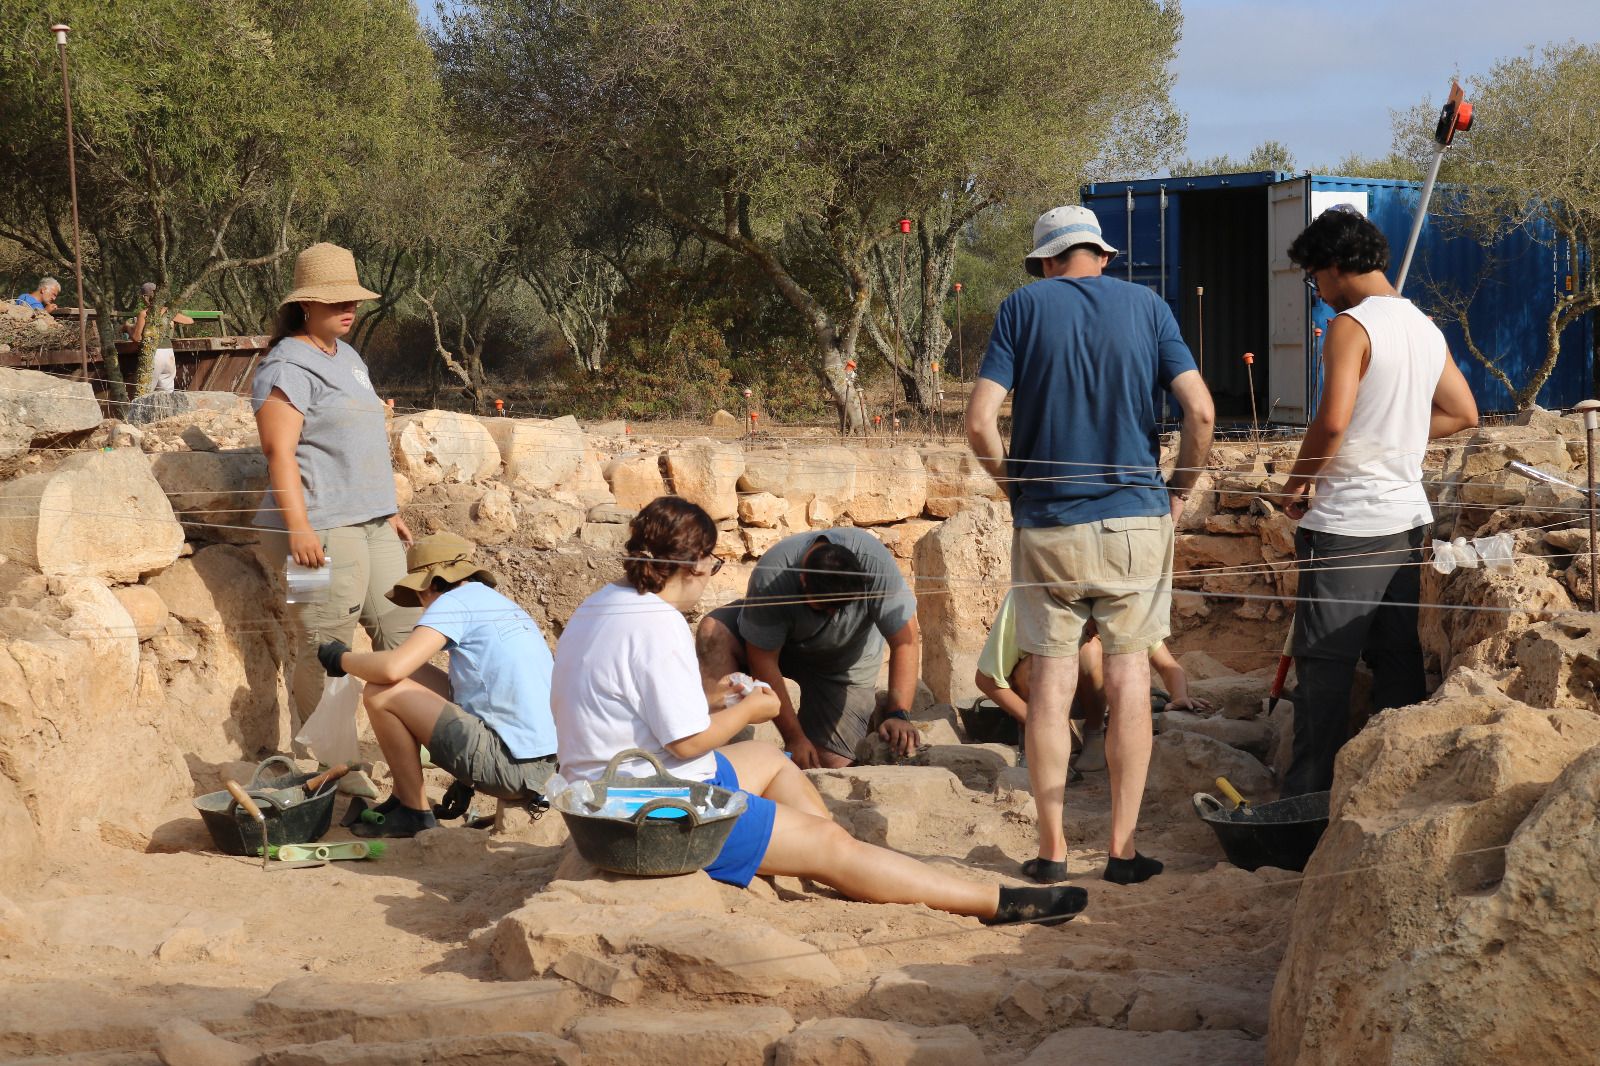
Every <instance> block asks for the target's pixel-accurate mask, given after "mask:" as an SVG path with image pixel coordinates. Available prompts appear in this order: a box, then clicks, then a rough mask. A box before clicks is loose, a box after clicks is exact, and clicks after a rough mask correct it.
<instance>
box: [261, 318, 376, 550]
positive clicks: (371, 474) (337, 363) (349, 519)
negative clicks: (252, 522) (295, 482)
mask: <svg viewBox="0 0 1600 1066" xmlns="http://www.w3.org/2000/svg"><path fill="white" fill-rule="evenodd" d="M273 389H279V390H281V391H282V392H283V394H284V395H285V396H287V397H289V402H290V403H291V404H293V405H294V407H295V410H297V411H299V412H300V413H301V414H302V415H304V416H305V425H304V426H303V427H302V428H301V430H300V446H299V447H298V448H296V449H295V458H296V459H298V460H299V462H300V485H301V488H302V489H303V490H304V491H305V496H306V514H307V515H308V516H309V517H310V519H311V528H312V529H336V528H338V527H340V526H353V525H359V524H360V523H362V522H368V521H371V520H372V519H374V518H385V517H387V516H389V515H392V514H394V513H395V512H397V511H398V510H399V509H400V505H399V500H398V499H397V497H396V496H395V492H394V467H393V466H392V465H391V464H390V461H389V429H388V425H387V423H386V420H385V417H384V416H385V414H386V410H385V407H384V403H383V401H382V400H380V399H379V398H378V394H377V393H376V392H374V391H373V389H372V379H371V378H369V377H368V376H367V364H366V363H364V362H362V361H361V356H359V355H357V354H356V350H355V349H354V348H352V347H350V345H348V344H346V343H345V342H344V341H340V342H338V345H337V347H336V348H335V349H334V353H333V354H332V355H327V354H325V353H323V352H321V351H319V350H318V349H316V348H315V347H313V346H312V345H310V344H307V343H306V342H305V341H302V340H295V339H294V338H292V337H285V338H284V339H283V340H281V341H279V342H278V343H277V344H275V345H273V348H272V351H270V352H268V353H267V357H266V358H265V359H263V360H262V361H261V365H260V366H259V367H258V368H257V369H256V376H255V382H254V384H253V385H252V387H251V390H250V391H251V396H250V398H251V401H252V403H253V405H254V407H255V410H257V411H259V410H261V405H262V404H264V403H266V402H267V398H268V397H269V396H270V395H271V394H272V390H273ZM256 525H258V526H262V527H264V528H268V529H283V528H284V523H283V512H282V511H281V510H279V509H278V503H277V500H276V498H275V497H274V494H273V492H272V490H271V489H268V490H267V492H266V495H265V496H263V497H262V500H261V509H260V510H259V511H257V512H256Z"/></svg>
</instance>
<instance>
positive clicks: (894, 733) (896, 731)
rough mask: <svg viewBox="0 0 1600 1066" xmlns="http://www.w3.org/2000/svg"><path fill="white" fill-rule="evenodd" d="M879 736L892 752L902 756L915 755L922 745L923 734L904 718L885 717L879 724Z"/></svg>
mask: <svg viewBox="0 0 1600 1066" xmlns="http://www.w3.org/2000/svg"><path fill="white" fill-rule="evenodd" d="M878 736H880V737H882V738H883V740H884V742H885V743H886V744H888V745H889V750H890V751H891V752H893V753H894V754H896V755H899V756H901V757H904V756H907V755H915V754H916V752H917V749H918V748H919V747H921V746H922V734H921V733H919V732H918V731H917V727H916V726H914V725H912V724H911V723H910V722H907V721H906V720H904V719H903V718H885V719H884V720H883V722H882V723H881V724H880V725H879V726H878Z"/></svg>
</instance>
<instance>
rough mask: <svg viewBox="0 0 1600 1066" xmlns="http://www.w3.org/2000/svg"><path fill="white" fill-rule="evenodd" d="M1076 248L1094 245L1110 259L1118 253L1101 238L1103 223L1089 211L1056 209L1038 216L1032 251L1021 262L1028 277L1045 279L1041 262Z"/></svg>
mask: <svg viewBox="0 0 1600 1066" xmlns="http://www.w3.org/2000/svg"><path fill="white" fill-rule="evenodd" d="M1077 244H1092V245H1094V246H1095V247H1097V248H1099V249H1100V250H1101V251H1102V252H1105V253H1106V254H1107V255H1116V254H1117V250H1116V249H1115V248H1113V247H1111V245H1109V244H1107V243H1106V239H1105V238H1104V237H1102V236H1101V235H1100V220H1099V219H1098V218H1096V217H1095V214H1094V212H1093V211H1091V210H1089V209H1088V208H1087V207H1078V206H1076V205H1073V206H1071V207H1057V208H1052V209H1051V210H1049V211H1046V212H1045V213H1044V214H1042V215H1040V216H1039V221H1037V222H1035V223H1034V224H1033V251H1031V252H1029V253H1028V257H1027V258H1026V259H1024V260H1023V261H1022V265H1023V266H1024V267H1025V268H1027V271H1028V273H1030V274H1032V275H1033V276H1034V277H1036V278H1042V277H1044V264H1043V263H1041V262H1040V260H1041V259H1049V258H1051V257H1052V256H1057V255H1060V254H1061V253H1062V252H1064V251H1066V250H1067V249H1068V248H1071V247H1072V246H1073V245H1077Z"/></svg>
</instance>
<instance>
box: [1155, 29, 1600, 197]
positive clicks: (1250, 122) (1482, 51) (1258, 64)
mask: <svg viewBox="0 0 1600 1066" xmlns="http://www.w3.org/2000/svg"><path fill="white" fill-rule="evenodd" d="M1183 18H1184V30H1183V41H1182V43H1181V44H1180V45H1179V49H1178V61H1177V68H1176V69H1177V75H1178V78H1177V86H1176V88H1175V90H1174V95H1175V98H1176V100H1177V103H1178V106H1179V107H1180V108H1181V109H1182V110H1183V111H1184V112H1185V113H1186V114H1187V115H1188V118H1189V148H1188V155H1189V156H1190V157H1191V158H1194V159H1204V158H1206V157H1208V156H1213V155H1220V154H1224V153H1225V154H1227V155H1231V156H1235V157H1242V156H1244V155H1246V154H1248V153H1249V151H1250V149H1252V148H1254V147H1255V146H1256V145H1257V144H1259V143H1261V142H1262V141H1264V140H1267V139H1269V138H1270V139H1274V140H1279V141H1282V142H1284V143H1285V144H1287V145H1288V146H1289V148H1290V150H1291V151H1292V152H1293V154H1294V159H1295V164H1296V166H1297V167H1299V168H1312V167H1317V168H1320V167H1327V166H1330V165H1332V164H1334V163H1337V162H1338V161H1339V160H1341V159H1343V158H1345V157H1346V156H1347V155H1349V154H1350V153H1352V152H1359V153H1360V154H1362V155H1368V156H1371V155H1383V154H1385V153H1387V152H1388V150H1389V147H1390V143H1391V140H1392V134H1391V126H1390V116H1389V112H1390V111H1391V110H1397V109H1402V108H1406V107H1410V106H1411V105H1413V104H1416V103H1418V102H1420V101H1421V100H1423V99H1424V98H1428V99H1431V100H1432V101H1433V102H1434V103H1435V104H1442V103H1443V100H1444V95H1445V93H1446V92H1448V91H1449V88H1450V78H1451V76H1452V75H1459V76H1460V77H1461V78H1462V80H1463V82H1464V81H1465V80H1466V78H1467V77H1468V76H1469V75H1473V74H1485V73H1488V71H1489V70H1490V68H1491V67H1492V66H1493V65H1494V63H1495V61H1496V60H1499V59H1502V58H1508V57H1511V56H1516V55H1520V54H1523V53H1525V51H1526V49H1527V48H1528V47H1529V46H1534V47H1541V46H1543V45H1545V44H1549V43H1551V42H1556V41H1566V40H1571V39H1576V40H1578V41H1581V42H1584V43H1596V42H1600V0H1457V2H1455V3H1451V2H1450V0H1387V2H1385V0H1339V2H1333V0H1318V2H1310V0H1183ZM1480 117H1486V116H1480Z"/></svg>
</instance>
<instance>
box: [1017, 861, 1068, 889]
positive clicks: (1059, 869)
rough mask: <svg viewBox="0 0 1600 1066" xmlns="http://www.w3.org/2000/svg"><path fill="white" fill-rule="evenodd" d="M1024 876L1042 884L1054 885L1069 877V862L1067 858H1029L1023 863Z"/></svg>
mask: <svg viewBox="0 0 1600 1066" xmlns="http://www.w3.org/2000/svg"><path fill="white" fill-rule="evenodd" d="M1022 876H1023V877H1026V878H1027V879H1028V880H1030V881H1037V882H1039V883H1040V884H1041V885H1053V884H1055V883H1056V882H1057V881H1065V880H1066V879H1067V864H1066V861H1065V860H1061V861H1057V860H1055V859H1029V860H1028V861H1027V862H1025V863H1023V864H1022Z"/></svg>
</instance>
